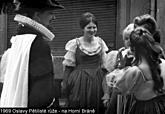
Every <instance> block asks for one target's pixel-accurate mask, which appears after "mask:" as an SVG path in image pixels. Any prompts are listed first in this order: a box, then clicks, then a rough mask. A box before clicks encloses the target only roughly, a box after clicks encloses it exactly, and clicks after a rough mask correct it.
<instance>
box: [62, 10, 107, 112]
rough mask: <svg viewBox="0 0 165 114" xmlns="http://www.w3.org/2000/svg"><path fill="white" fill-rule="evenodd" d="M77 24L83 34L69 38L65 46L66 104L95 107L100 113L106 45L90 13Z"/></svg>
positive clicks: (64, 81) (64, 82)
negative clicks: (98, 33) (97, 34)
mask: <svg viewBox="0 0 165 114" xmlns="http://www.w3.org/2000/svg"><path fill="white" fill-rule="evenodd" d="M80 27H81V29H82V31H83V36H81V37H79V38H74V39H72V40H70V41H68V42H67V44H66V46H65V49H66V50H67V53H66V54H65V56H64V61H63V65H64V66H65V71H64V80H63V89H64V92H65V94H66V97H67V99H68V103H69V107H76V108H77V107H79V108H95V109H96V111H97V112H98V113H99V111H100V110H99V109H100V108H102V107H103V104H102V101H101V98H102V97H103V89H102V81H103V78H104V74H105V70H103V69H104V61H105V56H106V53H105V52H106V51H107V50H108V48H107V46H106V44H105V42H104V41H103V40H102V39H101V38H100V37H98V36H96V33H97V29H98V24H97V21H96V18H95V16H94V15H93V14H92V13H89V12H87V13H84V14H83V15H82V17H81V18H80Z"/></svg>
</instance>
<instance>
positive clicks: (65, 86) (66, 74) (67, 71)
mask: <svg viewBox="0 0 165 114" xmlns="http://www.w3.org/2000/svg"><path fill="white" fill-rule="evenodd" d="M73 69H74V67H71V66H66V67H65V70H64V75H63V81H62V92H63V95H64V97H65V98H67V97H68V95H69V90H68V83H67V82H68V77H69V75H70V73H71V72H72V71H73Z"/></svg>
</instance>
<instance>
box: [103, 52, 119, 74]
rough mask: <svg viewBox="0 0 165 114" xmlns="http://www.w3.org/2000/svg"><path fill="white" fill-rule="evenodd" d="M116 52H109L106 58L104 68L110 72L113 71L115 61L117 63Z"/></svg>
mask: <svg viewBox="0 0 165 114" xmlns="http://www.w3.org/2000/svg"><path fill="white" fill-rule="evenodd" d="M117 54H118V51H117V50H113V51H110V52H109V53H108V54H107V56H106V60H105V61H106V62H105V68H106V69H107V70H108V71H109V72H112V71H113V70H114V69H115V66H116V61H117Z"/></svg>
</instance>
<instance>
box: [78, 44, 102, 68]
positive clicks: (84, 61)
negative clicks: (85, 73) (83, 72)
mask: <svg viewBox="0 0 165 114" xmlns="http://www.w3.org/2000/svg"><path fill="white" fill-rule="evenodd" d="M75 58H76V66H77V67H83V68H96V67H100V66H101V60H102V59H101V53H100V52H99V53H98V54H95V55H92V56H90V55H87V54H86V53H84V52H83V51H81V50H80V48H79V47H77V50H76V55H75Z"/></svg>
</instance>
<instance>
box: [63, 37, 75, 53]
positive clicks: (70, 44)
mask: <svg viewBox="0 0 165 114" xmlns="http://www.w3.org/2000/svg"><path fill="white" fill-rule="evenodd" d="M76 48H77V38H74V39H72V40H69V41H68V42H67V43H66V45H65V49H66V50H67V51H73V52H75V50H76Z"/></svg>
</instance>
